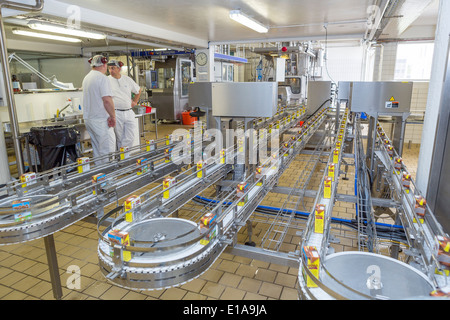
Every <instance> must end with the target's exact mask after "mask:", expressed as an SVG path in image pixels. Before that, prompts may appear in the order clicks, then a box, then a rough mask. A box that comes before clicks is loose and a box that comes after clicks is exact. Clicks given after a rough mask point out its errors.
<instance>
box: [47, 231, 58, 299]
mask: <svg viewBox="0 0 450 320" xmlns="http://www.w3.org/2000/svg"><path fill="white" fill-rule="evenodd" d="M44 243H45V252H46V253H47V262H48V268H49V272H50V280H51V282H52V290H53V296H54V297H55V299H56V300H61V298H62V288H61V278H60V275H59V268H58V259H57V256H56V248H55V240H54V239H53V235H52V234H51V235H49V236H46V237H45V238H44Z"/></svg>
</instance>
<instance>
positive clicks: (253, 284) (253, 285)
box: [238, 278, 262, 293]
mask: <svg viewBox="0 0 450 320" xmlns="http://www.w3.org/2000/svg"><path fill="white" fill-rule="evenodd" d="M261 284H262V281H259V280H255V279H250V278H242V280H241V282H240V283H239V286H238V289H241V290H245V291H247V292H252V293H257V292H258V291H259V288H260V287H261Z"/></svg>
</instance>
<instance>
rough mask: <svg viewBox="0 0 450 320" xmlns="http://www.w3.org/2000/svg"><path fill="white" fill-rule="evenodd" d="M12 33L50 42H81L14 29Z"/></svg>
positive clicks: (74, 39)
mask: <svg viewBox="0 0 450 320" xmlns="http://www.w3.org/2000/svg"><path fill="white" fill-rule="evenodd" d="M12 33H13V34H17V35H21V36H27V37H34V38H44V39H49V40H57V41H65V42H73V43H75V42H81V40H80V39H76V38H69V37H62V36H55V35H52V34H45V33H38V32H32V31H26V30H18V29H13V31H12Z"/></svg>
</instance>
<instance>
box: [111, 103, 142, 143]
mask: <svg viewBox="0 0 450 320" xmlns="http://www.w3.org/2000/svg"><path fill="white" fill-rule="evenodd" d="M137 121H138V120H137V119H136V114H135V113H134V111H133V110H131V109H130V110H127V111H120V110H116V127H115V128H114V131H115V133H116V141H117V150H120V148H122V147H129V148H131V147H133V146H134V138H135V135H136V131H137V127H138V122H137Z"/></svg>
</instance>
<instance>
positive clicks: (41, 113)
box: [0, 91, 83, 122]
mask: <svg viewBox="0 0 450 320" xmlns="http://www.w3.org/2000/svg"><path fill="white" fill-rule="evenodd" d="M68 98H80V102H81V104H82V102H83V100H82V99H83V92H82V91H59V92H46V93H27V94H16V95H14V99H15V102H16V110H17V118H18V121H19V122H28V121H37V120H45V119H50V118H52V117H53V116H54V114H56V110H57V109H60V110H61V109H62V108H63V107H64V106H65V105H66V103H67V99H68ZM67 110H69V108H68V109H66V111H67ZM66 111H63V113H65V112H66ZM0 114H1V118H2V121H3V122H9V113H8V108H7V107H0Z"/></svg>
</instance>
